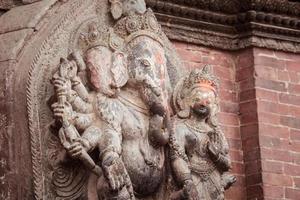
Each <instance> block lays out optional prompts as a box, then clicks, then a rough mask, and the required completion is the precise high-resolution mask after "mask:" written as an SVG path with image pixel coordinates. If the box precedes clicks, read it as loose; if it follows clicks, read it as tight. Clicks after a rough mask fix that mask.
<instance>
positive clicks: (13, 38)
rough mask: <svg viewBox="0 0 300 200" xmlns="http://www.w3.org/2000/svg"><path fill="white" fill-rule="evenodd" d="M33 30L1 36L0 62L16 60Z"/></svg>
mask: <svg viewBox="0 0 300 200" xmlns="http://www.w3.org/2000/svg"><path fill="white" fill-rule="evenodd" d="M32 32H33V29H23V30H19V31H13V32H9V33H5V34H1V35H0V47H1V48H0V61H5V60H11V59H15V58H16V57H17V55H18V53H19V51H20V49H21V48H22V47H23V45H24V42H25V41H26V38H27V37H28V36H29V35H30V34H31V33H32Z"/></svg>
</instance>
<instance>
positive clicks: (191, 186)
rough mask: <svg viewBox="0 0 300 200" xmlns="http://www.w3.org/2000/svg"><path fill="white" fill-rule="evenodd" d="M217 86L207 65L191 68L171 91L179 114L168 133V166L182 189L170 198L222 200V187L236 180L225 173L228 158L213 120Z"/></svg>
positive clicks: (216, 107) (219, 132) (225, 143)
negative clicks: (169, 164) (172, 129)
mask: <svg viewBox="0 0 300 200" xmlns="http://www.w3.org/2000/svg"><path fill="white" fill-rule="evenodd" d="M217 87H218V83H217V79H216V78H215V77H214V76H213V75H212V74H211V72H210V68H209V66H206V67H204V68H203V69H202V70H194V71H192V72H191V73H190V74H189V76H187V77H185V78H184V79H183V80H182V81H181V82H179V84H178V85H177V87H176V89H175V91H174V105H175V107H176V108H177V111H178V113H177V117H176V118H175V120H174V133H173V134H172V135H171V136H170V137H171V140H170V147H171V166H172V168H173V172H174V176H175V179H176V180H177V182H178V184H179V186H180V187H182V189H181V190H180V191H178V192H176V193H174V194H173V196H172V198H173V199H203V200H204V199H205V200H222V199H224V189H225V188H227V187H229V186H230V185H231V184H232V183H233V182H235V178H234V177H233V176H230V175H228V174H226V173H225V172H227V171H228V170H229V169H230V160H229V157H228V145H227V142H226V139H225V137H224V136H223V134H222V132H221V131H220V129H219V127H218V124H217V122H216V114H217V112H218V101H217ZM224 173H225V174H224Z"/></svg>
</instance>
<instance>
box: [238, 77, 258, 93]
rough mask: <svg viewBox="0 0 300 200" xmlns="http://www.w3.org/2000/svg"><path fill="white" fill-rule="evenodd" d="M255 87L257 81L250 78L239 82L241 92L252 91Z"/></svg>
mask: <svg viewBox="0 0 300 200" xmlns="http://www.w3.org/2000/svg"><path fill="white" fill-rule="evenodd" d="M254 87H255V79H254V78H250V79H247V80H244V81H241V82H239V89H240V91H245V90H250V89H253V88H254Z"/></svg>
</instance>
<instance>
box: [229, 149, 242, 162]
mask: <svg viewBox="0 0 300 200" xmlns="http://www.w3.org/2000/svg"><path fill="white" fill-rule="evenodd" d="M229 156H230V158H231V159H232V160H234V161H239V162H242V161H243V152H242V151H238V150H232V149H230V150H229Z"/></svg>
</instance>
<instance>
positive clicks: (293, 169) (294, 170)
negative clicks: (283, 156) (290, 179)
mask: <svg viewBox="0 0 300 200" xmlns="http://www.w3.org/2000/svg"><path fill="white" fill-rule="evenodd" d="M284 174H286V175H291V176H300V166H299V165H295V164H293V165H292V164H284Z"/></svg>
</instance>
